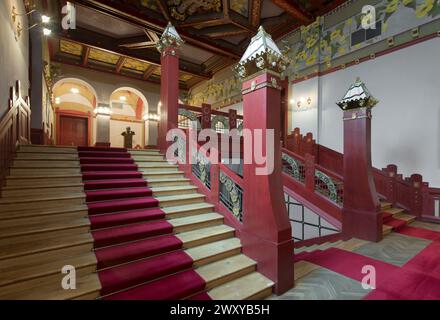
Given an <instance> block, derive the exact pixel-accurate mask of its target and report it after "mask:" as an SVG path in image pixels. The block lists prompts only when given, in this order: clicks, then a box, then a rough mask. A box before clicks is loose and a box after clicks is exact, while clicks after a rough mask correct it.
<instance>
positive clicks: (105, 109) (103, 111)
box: [93, 106, 113, 116]
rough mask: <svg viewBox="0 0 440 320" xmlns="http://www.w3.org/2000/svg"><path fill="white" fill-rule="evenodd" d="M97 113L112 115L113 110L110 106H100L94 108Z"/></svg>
mask: <svg viewBox="0 0 440 320" xmlns="http://www.w3.org/2000/svg"><path fill="white" fill-rule="evenodd" d="M93 112H94V113H95V114H98V115H106V116H108V115H111V114H112V113H113V112H112V110H111V109H110V107H108V106H98V107H97V108H96V109H95V110H93Z"/></svg>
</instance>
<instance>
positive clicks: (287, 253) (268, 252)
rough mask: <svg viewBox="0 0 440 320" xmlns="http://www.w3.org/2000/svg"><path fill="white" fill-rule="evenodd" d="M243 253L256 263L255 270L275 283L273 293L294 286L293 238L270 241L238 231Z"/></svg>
mask: <svg viewBox="0 0 440 320" xmlns="http://www.w3.org/2000/svg"><path fill="white" fill-rule="evenodd" d="M240 239H241V241H242V244H243V253H244V254H245V255H247V256H248V257H250V258H251V259H254V260H255V261H257V263H258V269H257V271H258V272H260V273H261V274H263V275H264V276H266V277H267V278H269V279H270V280H272V281H273V282H274V283H275V287H274V293H275V294H277V295H280V294H283V293H284V292H286V291H288V290H289V289H291V288H293V286H294V279H295V277H294V269H293V268H294V263H293V240H287V241H285V242H279V243H275V242H271V241H268V240H266V239H262V238H259V237H257V236H254V235H252V234H250V233H247V232H245V231H241V232H240Z"/></svg>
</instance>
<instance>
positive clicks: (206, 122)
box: [202, 103, 211, 129]
mask: <svg viewBox="0 0 440 320" xmlns="http://www.w3.org/2000/svg"><path fill="white" fill-rule="evenodd" d="M210 128H211V105H210V104H207V103H202V129H210Z"/></svg>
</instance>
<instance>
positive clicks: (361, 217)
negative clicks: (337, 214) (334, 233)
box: [342, 208, 383, 242]
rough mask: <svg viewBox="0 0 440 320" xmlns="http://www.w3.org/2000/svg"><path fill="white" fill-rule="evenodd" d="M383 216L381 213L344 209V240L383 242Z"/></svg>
mask: <svg viewBox="0 0 440 320" xmlns="http://www.w3.org/2000/svg"><path fill="white" fill-rule="evenodd" d="M382 225H383V221H382V214H381V213H380V212H379V211H366V210H356V209H348V208H343V209H342V236H343V239H344V240H347V239H350V238H353V237H355V238H358V239H362V240H367V241H373V242H378V241H380V240H382V238H383V234H382Z"/></svg>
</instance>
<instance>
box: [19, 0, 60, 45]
mask: <svg viewBox="0 0 440 320" xmlns="http://www.w3.org/2000/svg"><path fill="white" fill-rule="evenodd" d="M33 7H34V8H35V5H33ZM34 12H37V10H36V9H32V10H30V11H29V12H26V13H17V8H15V6H12V12H11V18H12V21H13V23H14V24H15V22H16V21H17V17H23V16H28V15H30V14H32V13H34ZM40 19H41V22H40V23H35V24H33V25H32V26H30V27H29V28H26V30H27V31H29V30H31V29H33V28H35V27H36V26H39V25H40V24H43V25H48V24H49V23H50V20H51V18H50V17H49V16H46V15H44V14H42V15H41V17H40ZM16 28H17V37H18V38H20V37H21V33H22V32H23V30H24V29H23V28H22V27H21V23H20V22H17V27H16ZM42 30H43V35H45V36H49V35H51V33H52V30H51V29H49V28H47V27H44V28H43V29H42Z"/></svg>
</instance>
